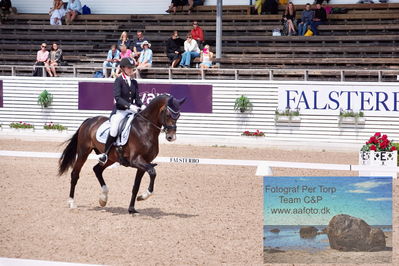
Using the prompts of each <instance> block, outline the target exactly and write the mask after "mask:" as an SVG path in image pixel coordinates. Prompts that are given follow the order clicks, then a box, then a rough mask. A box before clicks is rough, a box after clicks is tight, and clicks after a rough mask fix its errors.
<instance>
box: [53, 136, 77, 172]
mask: <svg viewBox="0 0 399 266" xmlns="http://www.w3.org/2000/svg"><path fill="white" fill-rule="evenodd" d="M79 129H80V128H79ZM79 129H78V130H76V132H75V134H74V135H73V136H72V138H70V139H69V140H67V141H66V142H69V143H68V145H67V146H66V148H65V150H64V151H63V152H62V155H61V158H60V160H59V161H58V164H59V167H58V175H59V176H60V175H62V174H63V173H65V172H66V171H67V170H68V169H69V167H72V165H73V164H74V163H75V161H76V152H77V149H78V134H79Z"/></svg>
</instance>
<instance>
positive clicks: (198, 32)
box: [191, 21, 204, 48]
mask: <svg viewBox="0 0 399 266" xmlns="http://www.w3.org/2000/svg"><path fill="white" fill-rule="evenodd" d="M191 35H192V36H193V39H194V40H196V41H197V43H198V47H200V48H201V47H202V46H203V44H204V31H203V30H202V28H201V27H200V26H198V22H197V21H194V22H193V28H192V29H191Z"/></svg>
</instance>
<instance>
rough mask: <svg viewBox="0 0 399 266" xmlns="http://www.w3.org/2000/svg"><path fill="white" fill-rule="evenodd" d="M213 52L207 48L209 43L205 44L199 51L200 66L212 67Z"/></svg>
mask: <svg viewBox="0 0 399 266" xmlns="http://www.w3.org/2000/svg"><path fill="white" fill-rule="evenodd" d="M212 58H213V53H212V52H211V51H210V50H209V45H208V44H207V45H205V47H204V49H203V50H202V51H201V57H200V61H201V64H200V68H210V67H212Z"/></svg>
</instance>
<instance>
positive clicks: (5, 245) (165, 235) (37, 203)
mask: <svg viewBox="0 0 399 266" xmlns="http://www.w3.org/2000/svg"><path fill="white" fill-rule="evenodd" d="M59 144H60V143H55V142H29V141H20V140H5V139H1V140H0V150H24V151H49V152H60V151H61V148H60V147H59ZM160 150H161V152H160V156H184V157H202V158H223V159H263V160H282V161H301V162H325V163H353V164H356V163H357V155H356V154H354V153H339V152H302V151H286V150H269V149H249V148H231V147H198V146H187V145H185V146H184V145H175V144H172V145H162V146H161V148H160ZM94 164H95V161H93V160H90V161H88V163H87V164H86V165H85V166H84V168H83V170H82V173H81V178H80V180H79V182H78V185H77V188H76V189H77V190H76V201H77V205H78V208H77V209H74V210H71V209H68V208H67V204H66V199H67V196H68V192H69V182H70V177H69V173H68V174H67V175H63V176H61V177H58V176H57V175H56V173H57V160H55V159H39V158H16V157H1V158H0V177H1V178H0V198H1V201H0V211H1V215H0V223H1V226H0V247H1V248H0V256H2V257H12V258H29V259H41V260H54V261H66V262H80V263H99V264H110V265H134V264H135V265H137V264H141V265H153V264H167V265H171V264H174V265H176V264H178V265H182V264H185V265H188V264H190V265H193V264H195V265H198V264H201V265H219V264H229V265H231V264H234V265H261V264H263V245H262V236H263V235H262V233H263V229H262V226H263V221H262V219H263V218H262V217H263V216H262V210H263V206H262V204H263V203H262V198H263V194H262V178H261V177H256V176H255V168H253V167H242V166H210V165H183V164H160V165H158V166H157V172H158V177H157V180H156V183H155V195H154V196H153V197H152V198H150V199H149V200H147V201H144V202H138V203H137V205H136V208H137V209H138V210H139V211H140V212H141V214H140V215H139V216H134V217H133V216H131V215H129V214H128V213H127V207H128V204H129V199H130V195H131V189H132V184H133V178H134V174H135V170H134V169H131V168H125V167H118V168H115V169H109V170H106V171H105V173H104V176H105V180H106V182H107V184H108V186H109V187H110V194H109V202H108V205H107V206H106V207H105V208H100V207H99V205H98V195H99V192H100V188H99V184H98V181H97V179H96V178H95V176H94V173H93V172H92V170H91V168H92V167H93V166H94ZM274 174H275V175H330V176H334V175H356V173H355V172H332V171H309V170H296V169H277V168H275V169H274ZM147 185H148V176H145V177H144V179H143V182H142V186H141V190H140V191H141V192H142V191H144V190H145V189H146V187H147ZM395 189H396V190H397V182H396V183H395ZM394 203H395V208H397V207H398V206H397V204H398V202H397V200H396V199H395V202H394ZM394 217H395V222H396V225H397V222H398V216H397V213H395V214H394ZM397 233H398V232H397V226H395V227H394V243H397V242H398V236H397ZM397 257H398V253H397V250H394V262H395V263H396V262H397ZM330 265H331V264H330Z"/></svg>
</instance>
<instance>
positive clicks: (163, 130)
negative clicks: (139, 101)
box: [136, 113, 166, 133]
mask: <svg viewBox="0 0 399 266" xmlns="http://www.w3.org/2000/svg"><path fill="white" fill-rule="evenodd" d="M136 114H137V115H138V116H140V117H141V118H143V119H144V120H145V121H147V122H148V123H150V124H151V125H153V126H154V127H156V128H157V129H159V130H161V133H162V132H166V129H165V128H160V127H159V126H157V125H155V124H154V123H153V122H151V121H150V120H148V119H147V118H145V117H144V116H142V115H141V114H140V113H136Z"/></svg>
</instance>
